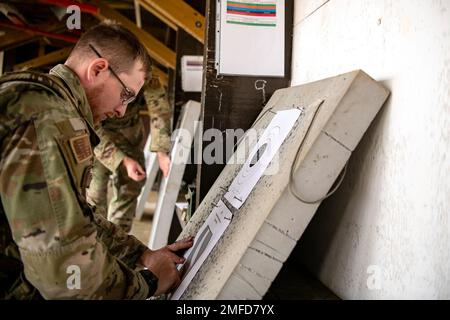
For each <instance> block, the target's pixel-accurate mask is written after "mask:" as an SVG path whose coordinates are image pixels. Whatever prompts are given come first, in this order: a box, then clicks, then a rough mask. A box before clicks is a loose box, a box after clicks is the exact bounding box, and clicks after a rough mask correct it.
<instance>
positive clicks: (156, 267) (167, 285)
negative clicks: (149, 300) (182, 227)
mask: <svg viewBox="0 0 450 320" xmlns="http://www.w3.org/2000/svg"><path fill="white" fill-rule="evenodd" d="M193 243H194V237H189V238H186V239H183V240H179V241H177V242H175V243H172V244H170V245H168V246H165V247H163V248H161V249H159V250H155V251H152V250H150V249H149V250H146V251H145V252H144V253H143V254H142V256H141V258H140V264H142V265H143V266H144V267H146V268H147V269H149V270H150V271H151V272H152V273H153V274H154V275H155V276H156V277H157V278H158V288H157V289H156V292H155V296H159V295H161V294H163V293H166V292H168V291H170V290H171V289H173V288H175V287H176V286H178V285H179V284H180V281H181V279H180V272H179V271H178V270H177V268H176V265H177V264H180V263H183V262H184V260H185V259H184V258H182V257H179V256H177V255H176V254H175V252H177V251H180V250H184V249H188V248H190V247H192V245H193Z"/></svg>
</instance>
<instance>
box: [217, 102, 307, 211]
mask: <svg viewBox="0 0 450 320" xmlns="http://www.w3.org/2000/svg"><path fill="white" fill-rule="evenodd" d="M300 114H301V111H300V110H298V109H290V110H285V111H279V112H277V114H276V115H275V117H274V118H273V119H272V121H271V122H270V123H269V125H268V126H267V127H266V129H265V130H264V133H263V134H262V136H261V138H259V139H258V142H257V143H256V145H255V146H254V147H253V149H252V151H251V152H250V155H249V157H248V159H247V160H246V161H245V163H244V165H243V166H242V168H241V170H240V171H239V173H238V174H237V176H236V178H234V180H233V182H232V183H231V185H230V187H229V188H228V192H227V193H226V194H225V196H224V198H225V199H227V200H228V202H230V204H232V205H233V207H235V208H236V209H239V208H240V207H241V206H242V205H243V204H244V202H245V200H247V197H248V196H249V195H250V192H252V190H253V188H254V187H255V185H256V183H257V182H258V180H259V179H260V178H261V177H262V175H263V174H264V172H265V170H266V169H267V167H268V166H269V163H270V162H271V161H272V160H273V159H274V156H275V155H276V153H277V152H278V149H279V148H280V146H281V144H282V143H283V141H284V140H285V139H286V137H287V135H288V134H289V132H290V131H291V129H292V127H293V126H294V124H295V122H296V121H297V119H298V117H299V116H300ZM277 160H278V159H275V161H277ZM274 169H275V170H276V167H275V168H274ZM274 173H276V172H273V173H272V174H274Z"/></svg>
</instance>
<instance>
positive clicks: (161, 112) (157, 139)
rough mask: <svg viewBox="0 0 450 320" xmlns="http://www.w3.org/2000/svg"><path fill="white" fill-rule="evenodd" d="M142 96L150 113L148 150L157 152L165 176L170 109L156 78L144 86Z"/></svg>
mask: <svg viewBox="0 0 450 320" xmlns="http://www.w3.org/2000/svg"><path fill="white" fill-rule="evenodd" d="M144 97H145V101H146V103H147V107H148V111H149V114H150V135H151V139H152V140H151V144H150V151H152V152H156V153H157V156H158V163H159V167H160V169H161V171H162V172H163V174H164V176H165V177H166V176H167V175H168V172H169V168H170V157H169V152H170V146H171V143H170V142H171V141H170V135H171V118H172V109H171V108H170V105H169V101H168V100H167V94H166V91H165V90H164V87H163V86H162V85H161V83H160V82H159V80H158V79H157V78H153V79H152V80H151V81H150V83H149V84H148V85H147V86H146V87H145V90H144Z"/></svg>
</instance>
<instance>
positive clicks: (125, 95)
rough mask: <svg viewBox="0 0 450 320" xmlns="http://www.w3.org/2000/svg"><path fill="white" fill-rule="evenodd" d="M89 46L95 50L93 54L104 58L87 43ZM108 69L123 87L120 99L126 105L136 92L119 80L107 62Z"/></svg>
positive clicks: (93, 49)
mask: <svg viewBox="0 0 450 320" xmlns="http://www.w3.org/2000/svg"><path fill="white" fill-rule="evenodd" d="M89 47H90V48H91V49H92V51H94V52H95V54H96V55H97V56H98V57H99V58H102V59H104V58H103V57H102V56H101V55H100V53H99V52H98V51H97V49H95V48H94V46H93V45H92V44H89ZM108 69H109V71H111V73H112V74H113V76H114V77H115V78H116V79H117V80H118V81H119V82H120V84H121V85H122V87H123V90H122V92H121V93H120V99H121V100H122V104H123V105H127V104H129V103H131V102H133V101H134V100H135V99H136V93H134V91H133V90H132V89H129V88H128V87H127V86H126V85H125V84H124V83H123V81H122V80H120V78H119V76H118V75H117V73H115V71H114V70H113V69H112V68H111V66H110V65H109V64H108Z"/></svg>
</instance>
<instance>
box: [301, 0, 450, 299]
mask: <svg viewBox="0 0 450 320" xmlns="http://www.w3.org/2000/svg"><path fill="white" fill-rule="evenodd" d="M316 9H317V10H316ZM294 20H295V27H294V44H293V62H292V76H293V80H292V85H299V84H303V83H307V82H310V81H313V80H319V79H322V78H326V77H329V76H334V75H336V74H340V73H344V72H347V71H351V70H354V69H363V70H364V71H365V72H367V73H368V74H369V75H371V76H372V77H373V78H375V79H376V80H380V81H381V82H382V83H383V84H384V85H385V86H386V87H387V88H389V89H390V90H391V91H392V95H391V98H390V99H389V101H388V103H387V104H386V105H385V106H384V109H383V110H382V111H381V113H380V114H379V115H378V117H377V118H376V120H375V121H374V123H373V124H372V126H371V127H370V129H369V130H368V132H367V133H366V135H365V137H364V138H363V140H362V141H361V143H360V145H359V147H358V149H357V150H356V151H355V152H354V154H353V155H352V158H351V163H350V166H349V170H348V173H347V177H346V179H345V181H344V183H343V185H342V186H341V188H340V189H339V191H338V192H337V193H336V194H335V195H334V196H332V198H330V199H328V200H327V201H325V202H324V203H323V204H322V206H321V208H320V209H319V210H318V212H317V213H316V217H315V218H314V219H313V221H312V222H311V224H310V226H309V228H308V229H307V231H306V233H305V234H304V236H303V237H302V239H301V240H300V246H299V250H297V251H296V252H295V254H296V255H297V256H298V257H299V258H300V259H301V260H302V261H303V262H304V263H305V264H306V265H307V266H308V268H309V269H310V270H311V271H313V272H314V273H315V274H316V275H317V276H318V277H319V279H320V280H321V281H322V282H323V283H324V284H325V285H327V286H328V287H329V288H330V289H332V290H333V291H334V292H335V293H336V294H337V295H338V296H340V297H341V298H344V299H435V298H437V299H450V221H449V219H450V217H449V216H450V152H449V151H450V0H441V1H438V0H426V1H425V0H358V1H355V0H330V1H326V0H295V18H294ZM370 266H375V267H370ZM368 284H369V285H368ZM369 287H370V288H369Z"/></svg>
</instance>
